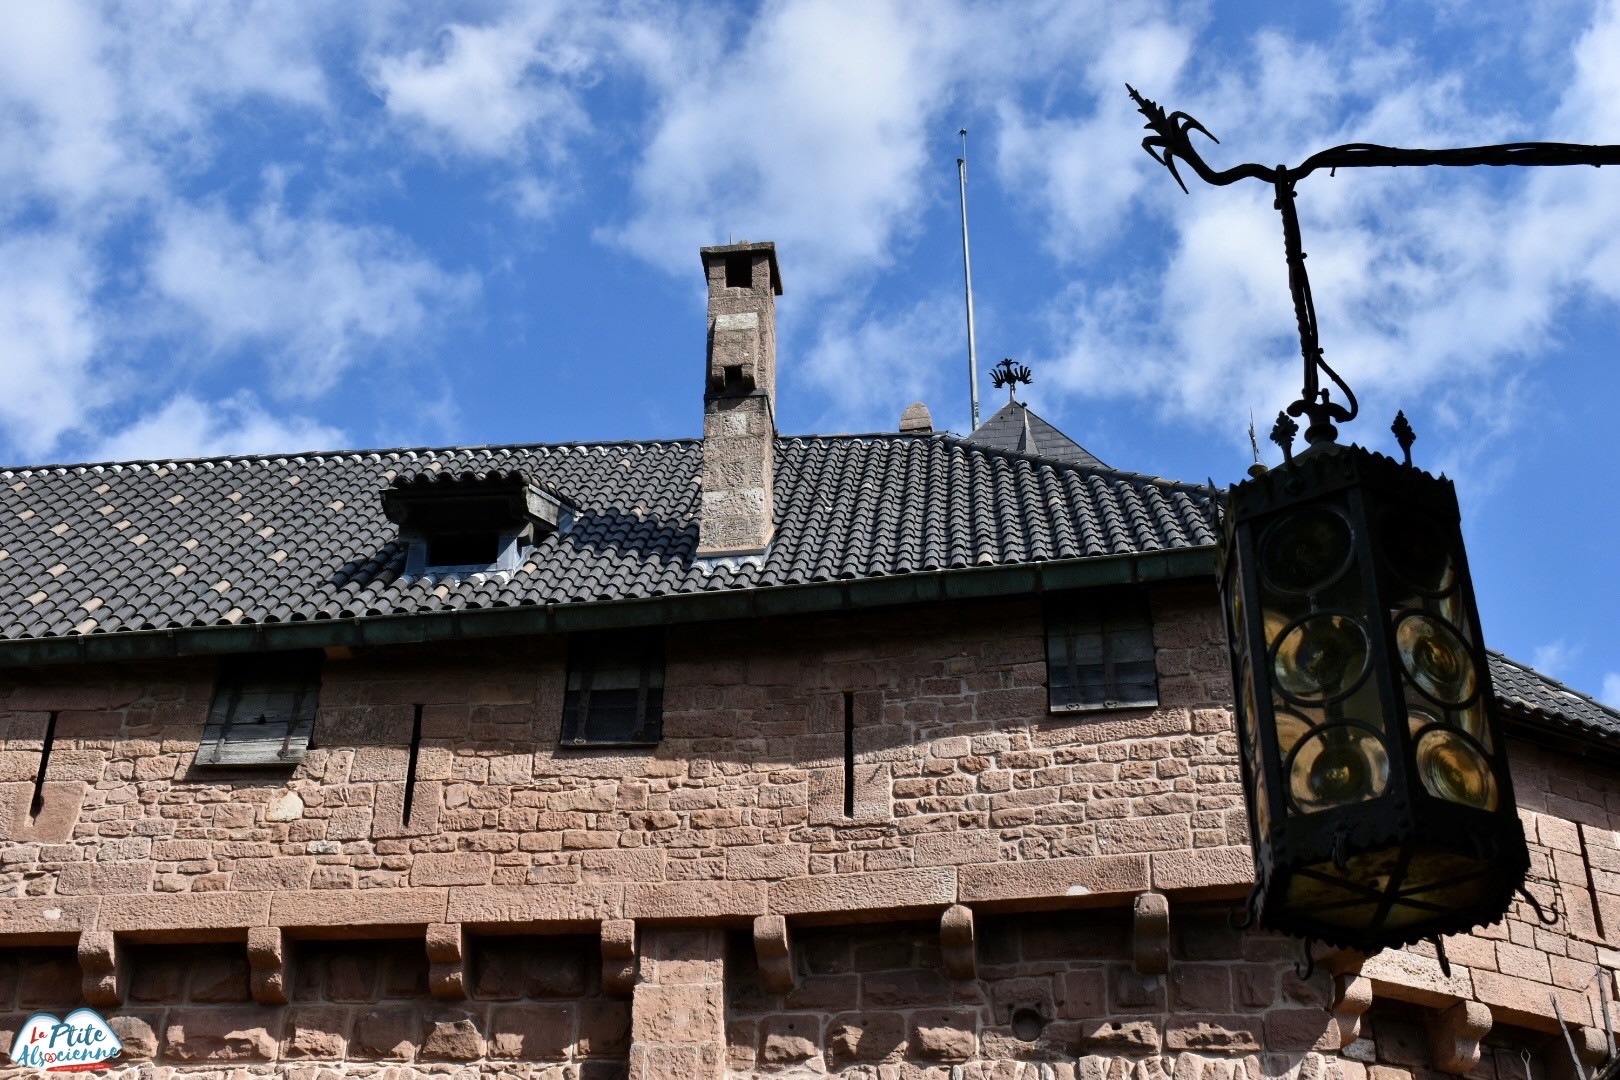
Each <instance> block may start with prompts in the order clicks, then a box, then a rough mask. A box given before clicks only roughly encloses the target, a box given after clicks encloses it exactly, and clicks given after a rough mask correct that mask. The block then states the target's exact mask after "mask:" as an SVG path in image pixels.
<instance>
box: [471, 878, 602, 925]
mask: <svg viewBox="0 0 1620 1080" xmlns="http://www.w3.org/2000/svg"><path fill="white" fill-rule="evenodd" d="M623 912H624V886H622V885H608V884H604V885H484V886H478V887H473V888H455V889H451V890H450V900H449V904H448V906H447V908H446V911H445V921H446V922H459V923H464V924H466V925H467V926H469V927H472V928H474V929H477V930H489V931H490V932H494V933H507V934H511V933H521V932H523V931H527V930H535V931H542V932H550V933H565V932H568V931H574V930H583V931H591V930H595V929H596V927H597V925H598V924H599V923H602V922H604V921H606V920H609V919H617V918H620V917H621V916H622V914H623Z"/></svg>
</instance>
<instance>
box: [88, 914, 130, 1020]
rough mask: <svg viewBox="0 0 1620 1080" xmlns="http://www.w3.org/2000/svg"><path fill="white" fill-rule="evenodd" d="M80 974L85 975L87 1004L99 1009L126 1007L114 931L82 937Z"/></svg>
mask: <svg viewBox="0 0 1620 1080" xmlns="http://www.w3.org/2000/svg"><path fill="white" fill-rule="evenodd" d="M79 970H80V971H82V972H84V1000H85V1001H86V1002H88V1003H89V1004H91V1005H95V1006H97V1007H98V1008H112V1007H114V1006H118V1005H122V1004H123V1003H124V986H123V979H122V978H120V976H121V974H122V972H121V971H120V970H119V963H118V939H117V938H116V937H114V936H113V932H112V931H111V930H85V931H83V932H81V933H80V934H79Z"/></svg>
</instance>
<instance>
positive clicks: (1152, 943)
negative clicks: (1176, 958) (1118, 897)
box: [1131, 892, 1170, 975]
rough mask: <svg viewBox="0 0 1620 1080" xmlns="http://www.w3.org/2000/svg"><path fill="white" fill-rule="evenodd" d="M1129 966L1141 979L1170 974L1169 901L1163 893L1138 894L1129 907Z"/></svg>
mask: <svg viewBox="0 0 1620 1080" xmlns="http://www.w3.org/2000/svg"><path fill="white" fill-rule="evenodd" d="M1131 911H1132V915H1131V965H1132V966H1133V967H1135V968H1136V970H1137V971H1138V972H1140V973H1141V974H1143V975H1163V974H1165V973H1166V972H1168V971H1169V970H1170V901H1169V900H1168V899H1166V897H1165V895H1164V894H1163V893H1156V892H1145V893H1138V894H1137V897H1136V900H1135V901H1134V902H1133V903H1132V905H1131Z"/></svg>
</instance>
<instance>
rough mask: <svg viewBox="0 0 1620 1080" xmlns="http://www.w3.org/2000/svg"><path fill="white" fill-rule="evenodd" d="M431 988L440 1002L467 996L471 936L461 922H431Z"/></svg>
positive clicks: (429, 967)
mask: <svg viewBox="0 0 1620 1080" xmlns="http://www.w3.org/2000/svg"><path fill="white" fill-rule="evenodd" d="M423 936H424V938H425V940H426V945H427V957H428V989H429V990H430V991H432V993H433V996H434V997H436V998H438V999H439V1000H440V1001H462V1000H464V999H465V998H466V997H467V935H466V933H465V931H464V930H463V928H462V924H461V923H429V924H428V927H427V931H426V933H425V934H424V935H423Z"/></svg>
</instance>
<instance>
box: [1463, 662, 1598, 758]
mask: <svg viewBox="0 0 1620 1080" xmlns="http://www.w3.org/2000/svg"><path fill="white" fill-rule="evenodd" d="M1489 656H1490V664H1491V687H1492V689H1493V690H1494V691H1495V692H1496V699H1497V701H1498V702H1499V703H1500V704H1501V705H1502V706H1503V707H1504V708H1505V709H1507V710H1508V711H1509V713H1511V714H1516V715H1517V716H1519V717H1522V718H1524V719H1527V720H1531V721H1540V722H1543V723H1548V724H1551V725H1552V726H1553V727H1556V728H1561V729H1563V730H1565V731H1568V732H1570V733H1572V734H1575V735H1586V736H1594V735H1595V736H1598V737H1600V738H1603V739H1607V740H1620V711H1617V710H1615V709H1611V708H1609V707H1608V706H1607V705H1604V704H1603V703H1602V702H1600V701H1597V700H1596V699H1594V698H1592V697H1590V696H1588V695H1586V694H1583V693H1581V692H1580V691H1579V690H1572V689H1570V688H1569V687H1567V686H1565V685H1564V684H1563V683H1561V682H1559V681H1558V680H1556V679H1552V678H1549V677H1548V676H1546V675H1543V674H1542V673H1541V672H1539V671H1537V670H1535V669H1534V668H1532V667H1529V666H1528V665H1526V664H1521V663H1519V662H1518V661H1517V660H1511V659H1509V658H1508V657H1506V656H1503V655H1502V654H1501V653H1498V652H1491V653H1489Z"/></svg>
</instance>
